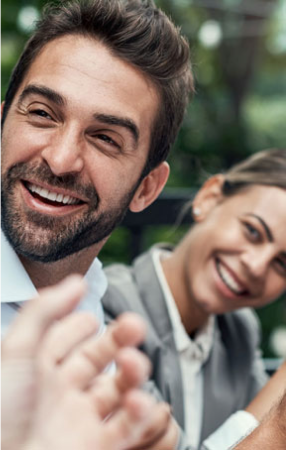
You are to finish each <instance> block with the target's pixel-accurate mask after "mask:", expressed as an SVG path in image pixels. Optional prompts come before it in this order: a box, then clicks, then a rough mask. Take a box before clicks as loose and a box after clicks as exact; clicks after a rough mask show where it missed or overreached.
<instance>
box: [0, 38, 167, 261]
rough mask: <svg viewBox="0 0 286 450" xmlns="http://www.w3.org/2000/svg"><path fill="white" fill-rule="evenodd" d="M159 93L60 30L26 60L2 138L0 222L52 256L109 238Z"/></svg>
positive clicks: (23, 246) (99, 47)
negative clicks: (28, 64)
mask: <svg viewBox="0 0 286 450" xmlns="http://www.w3.org/2000/svg"><path fill="white" fill-rule="evenodd" d="M158 102H159V100H158V96H157V94H156V90H155V88H154V87H153V86H152V85H151V83H150V82H149V81H148V80H147V79H146V78H145V77H144V76H143V75H142V74H141V73H140V72H139V71H138V70H137V69H136V68H134V67H132V66H131V65H129V64H128V63H126V62H124V61H122V60H120V59H118V58H117V57H114V56H113V55H112V54H111V52H110V51H109V50H108V49H107V48H106V47H105V46H104V45H103V44H101V43H99V42H97V41H95V40H92V39H89V38H85V37H80V36H65V37H62V38H59V39H56V40H55V41H52V42H50V43H48V44H47V45H46V46H45V47H44V48H43V49H42V51H41V52H40V54H39V55H38V56H37V58H36V59H35V61H34V62H33V64H32V65H31V67H30V70H29V72H28V73H27V75H26V77H25V79H24V81H23V83H22V84H21V86H20V88H19V90H18V92H17V94H16V96H15V99H14V101H13V103H12V105H11V108H10V110H9V112H8V115H7V118H6V121H5V125H4V129H3V137H2V196H3V199H2V212H3V214H2V226H3V228H4V231H5V233H6V235H8V238H9V240H10V242H12V245H13V246H14V248H15V250H16V251H17V252H18V253H20V254H23V255H25V256H26V257H28V258H30V259H34V260H38V261H43V262H50V261H55V260H57V259H61V258H63V257H65V256H67V255H69V254H72V253H74V252H77V251H79V250H81V249H83V248H85V247H88V246H90V245H93V244H94V243H97V242H100V241H102V240H103V239H104V238H105V237H107V236H108V235H109V234H110V233H111V231H112V230H113V228H114V227H115V226H116V225H117V223H118V222H119V221H120V220H121V219H122V217H123V215H124V213H125V212H126V210H127V209H128V206H129V204H130V202H131V200H132V198H133V195H134V193H135V191H136V188H137V187H138V182H139V180H140V176H141V173H142V170H143V168H144V166H145V163H146V160H147V156H148V149H149V144H150V134H151V127H152V123H153V121H154V119H155V116H156V112H157V109H158Z"/></svg>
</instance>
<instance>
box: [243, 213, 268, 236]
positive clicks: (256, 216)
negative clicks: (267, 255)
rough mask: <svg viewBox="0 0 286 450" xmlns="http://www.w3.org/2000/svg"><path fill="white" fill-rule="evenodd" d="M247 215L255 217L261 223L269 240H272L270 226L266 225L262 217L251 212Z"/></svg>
mask: <svg viewBox="0 0 286 450" xmlns="http://www.w3.org/2000/svg"><path fill="white" fill-rule="evenodd" d="M247 215H248V216H252V217H255V218H256V219H257V220H258V221H259V222H260V223H261V225H262V226H263V228H264V230H265V233H266V236H267V238H268V240H269V242H274V239H273V235H272V233H271V231H270V228H269V227H268V225H267V223H266V222H265V221H264V220H263V219H262V217H260V216H258V215H257V214H252V213H249V214H247Z"/></svg>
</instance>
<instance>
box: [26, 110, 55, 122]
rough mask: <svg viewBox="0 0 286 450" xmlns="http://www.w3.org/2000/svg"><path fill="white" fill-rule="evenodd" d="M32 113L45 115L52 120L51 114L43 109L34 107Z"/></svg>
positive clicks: (40, 115)
mask: <svg viewBox="0 0 286 450" xmlns="http://www.w3.org/2000/svg"><path fill="white" fill-rule="evenodd" d="M29 113H30V114H33V115H35V116H39V117H43V118H44V119H49V120H52V117H51V115H50V114H48V113H47V112H46V111H44V110H43V109H33V110H30V111H29Z"/></svg>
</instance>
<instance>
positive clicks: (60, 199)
mask: <svg viewBox="0 0 286 450" xmlns="http://www.w3.org/2000/svg"><path fill="white" fill-rule="evenodd" d="M27 188H28V189H29V191H30V192H33V193H36V194H37V195H39V196H40V197H42V198H45V199H47V200H50V201H53V202H57V203H62V204H64V205H76V204H78V203H81V202H80V200H78V199H77V198H75V197H71V196H70V195H63V194H57V193H56V192H52V191H49V190H48V189H45V188H42V187H40V186H37V185H36V184H32V183H27Z"/></svg>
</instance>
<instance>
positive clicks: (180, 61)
mask: <svg viewBox="0 0 286 450" xmlns="http://www.w3.org/2000/svg"><path fill="white" fill-rule="evenodd" d="M72 34H74V35H82V36H87V37H91V38H94V39H97V40H99V41H100V42H102V43H103V44H104V45H106V46H107V47H108V48H109V50H110V51H111V52H112V53H113V54H114V55H115V56H117V57H119V58H121V59H123V60H125V61H127V62H129V63H130V64H132V65H133V66H135V67H137V68H138V69H139V70H140V71H141V72H142V73H144V74H146V76H147V77H148V78H149V79H150V80H151V82H152V83H153V84H154V85H155V87H156V88H157V90H158V93H159V97H160V100H161V101H160V107H159V111H158V114H157V117H156V120H155V123H154V124H153V129H152V130H151V142H150V149H149V157H148V160H147V163H146V167H145V170H144V173H143V174H142V175H143V176H144V175H146V174H147V173H148V172H149V171H150V170H151V169H153V168H154V167H156V166H158V165H159V164H160V163H161V162H162V161H164V160H165V159H166V158H167V156H168V153H169V150H170V148H171V145H172V144H173V143H174V141H175V139H176V136H177V133H178V131H179V127H180V125H181V123H182V120H183V116H184V113H185V110H186V106H187V104H188V100H189V95H190V93H192V92H193V91H194V85H193V77H192V73H191V68H190V61H189V46H188V43H187V41H186V40H185V39H184V37H183V36H182V35H181V34H180V31H179V29H178V28H177V27H176V26H175V25H174V24H173V23H172V22H171V20H170V19H169V18H168V17H167V16H166V15H165V14H164V13H163V12H162V11H161V10H160V9H158V8H156V7H155V5H154V3H153V2H152V1H151V0H142V1H140V0H74V1H73V0H72V1H68V2H67V1H62V2H60V3H59V4H56V5H53V4H49V5H47V6H46V7H45V8H44V11H43V17H42V19H41V20H40V21H39V22H38V24H37V27H36V31H35V33H34V34H33V36H32V37H31V38H30V39H29V41H28V42H27V44H26V47H25V49H24V51H23V53H22V55H21V57H20V59H19V61H18V63H17V65H16V67H15V69H14V71H13V73H12V76H11V79H10V83H9V86H8V90H7V93H6V98H5V106H4V111H3V119H2V123H4V121H5V117H6V115H7V113H8V111H9V108H10V106H11V104H12V102H13V99H14V97H15V95H16V92H17V90H18V89H19V86H20V84H21V83H22V81H23V79H24V77H25V75H26V74H27V72H28V70H29V68H30V66H31V64H32V63H33V61H34V60H35V58H36V57H37V55H38V54H39V52H40V51H41V49H42V48H43V47H44V46H45V45H46V44H47V43H48V42H51V41H53V40H54V39H57V38H59V37H62V36H64V35H72Z"/></svg>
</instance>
